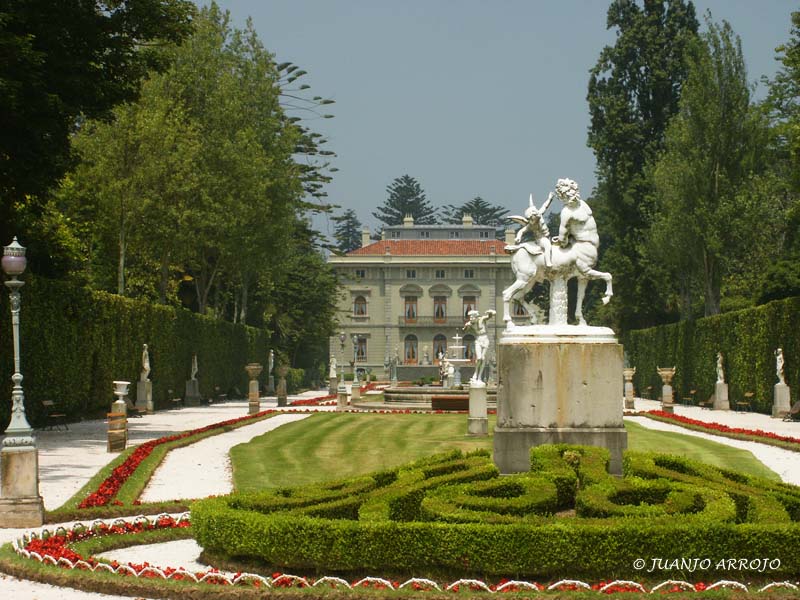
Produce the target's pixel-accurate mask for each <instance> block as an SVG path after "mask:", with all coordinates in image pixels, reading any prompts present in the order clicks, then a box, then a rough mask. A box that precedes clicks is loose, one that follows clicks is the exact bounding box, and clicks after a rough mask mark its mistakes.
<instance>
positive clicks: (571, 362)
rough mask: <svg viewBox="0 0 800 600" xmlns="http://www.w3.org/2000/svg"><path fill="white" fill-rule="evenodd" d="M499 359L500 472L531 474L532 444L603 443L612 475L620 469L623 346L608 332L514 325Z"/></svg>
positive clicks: (501, 346) (496, 445) (623, 442)
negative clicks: (529, 472)
mask: <svg viewBox="0 0 800 600" xmlns="http://www.w3.org/2000/svg"><path fill="white" fill-rule="evenodd" d="M551 311H552V307H551ZM497 362H498V366H499V369H498V381H499V383H498V388H497V426H496V427H495V430H494V462H495V464H496V465H497V467H498V468H499V469H500V472H501V473H519V472H524V471H528V470H529V469H530V449H531V447H532V446H538V445H541V444H555V443H567V444H583V445H590V446H602V447H605V448H607V449H608V450H609V452H610V455H611V460H610V465H609V470H610V472H611V473H614V474H621V473H622V452H623V450H625V448H627V445H628V438H627V433H626V431H625V428H624V426H623V423H622V403H621V402H620V398H622V364H623V362H622V346H621V345H620V344H618V343H617V339H616V337H615V336H614V332H613V331H612V330H611V329H608V328H606V327H589V326H574V325H530V326H525V327H514V328H513V329H511V330H506V332H505V333H504V334H503V337H502V338H501V339H500V342H499V343H498V348H497Z"/></svg>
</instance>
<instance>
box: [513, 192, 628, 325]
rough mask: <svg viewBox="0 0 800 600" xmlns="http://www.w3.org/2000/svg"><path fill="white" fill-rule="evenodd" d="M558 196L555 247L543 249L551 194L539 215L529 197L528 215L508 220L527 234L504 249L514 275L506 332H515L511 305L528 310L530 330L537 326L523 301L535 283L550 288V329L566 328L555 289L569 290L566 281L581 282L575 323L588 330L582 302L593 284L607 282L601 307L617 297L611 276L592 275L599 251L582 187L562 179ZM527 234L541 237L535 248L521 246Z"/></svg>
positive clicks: (563, 308) (530, 307)
mask: <svg viewBox="0 0 800 600" xmlns="http://www.w3.org/2000/svg"><path fill="white" fill-rule="evenodd" d="M555 195H556V197H557V198H559V200H561V201H562V202H563V203H564V207H563V208H562V210H561V224H560V227H559V235H558V236H557V237H554V238H552V240H550V241H551V242H552V243H544V238H545V237H546V236H547V235H549V232H548V230H547V226H546V225H545V224H544V220H543V215H544V211H545V210H546V209H547V207H548V206H549V204H550V201H551V200H552V198H553V194H552V193H551V194H550V196H549V197H548V199H547V201H546V202H545V204H544V205H543V206H542V207H541V209H537V208H536V207H535V206H534V205H533V196H531V200H530V206H529V207H528V208H527V209H526V210H525V216H524V217H520V216H513V217H509V219H510V220H513V221H515V222H517V223H520V224H522V225H523V228H522V229H520V230H519V231H518V232H517V243H516V244H510V245H508V246H506V252H509V253H511V254H512V257H511V270H512V271H513V272H514V278H515V281H514V283H512V284H511V285H510V286H508V287H507V288H506V289H505V290H503V320H504V321H505V322H506V327H507V328H511V327H513V322H512V320H511V310H510V307H511V301H512V300H516V301H517V302H519V303H520V304H522V306H524V307H525V309H526V310H527V311H528V314H529V315H530V322H531V324H535V323H536V313H535V310H534V309H535V307H534V306H533V305H532V304H531V303H529V302H527V301H526V300H525V295H526V294H527V293H528V292H529V291H530V290H531V289H532V288H533V286H534V285H535V284H536V283H540V282H543V281H545V280H548V281H550V282H551V295H550V318H549V321H550V323H551V324H552V323H561V322H563V323H566V302H563V303H562V304H563V306H554V304H555V298H554V294H553V287H554V285H556V283H563V284H566V281H567V280H568V279H571V278H572V277H577V278H578V295H577V299H576V305H575V318H576V319H577V320H578V323H579V324H581V325H586V320H585V319H584V318H583V299H584V295H585V293H586V284H587V283H588V282H589V280H590V279H603V280H604V281H605V282H606V289H605V293H604V295H603V304H606V303H608V301H609V300H610V299H611V296H612V295H613V289H612V285H611V281H612V277H611V274H610V273H605V272H603V271H597V270H595V269H594V266H595V264H597V247H598V245H599V237H598V235H597V225H596V224H595V221H594V217H593V216H592V210H591V208H589V205H588V204H586V203H585V202H584V201H583V200H581V198H580V194H579V191H578V184H577V183H575V182H574V181H572V180H570V179H559V180H558V183H557V184H556V194H555ZM524 230H528V231H531V232H532V233H533V232H537V233H538V235H540V236H541V237H540V238H539V239H538V240H536V239H534V241H533V242H522V243H520V242H521V234H522V232H523V231H524ZM537 233H534V236H536V235H537ZM558 280H561V281H560V282H559V281H558ZM564 289H565V288H564Z"/></svg>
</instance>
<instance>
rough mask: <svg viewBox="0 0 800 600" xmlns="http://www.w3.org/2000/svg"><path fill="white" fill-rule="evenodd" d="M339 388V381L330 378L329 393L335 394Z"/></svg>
mask: <svg viewBox="0 0 800 600" xmlns="http://www.w3.org/2000/svg"><path fill="white" fill-rule="evenodd" d="M338 387H339V380H338V379H337V378H336V377H329V378H328V393H329V394H335V393H336V388H338Z"/></svg>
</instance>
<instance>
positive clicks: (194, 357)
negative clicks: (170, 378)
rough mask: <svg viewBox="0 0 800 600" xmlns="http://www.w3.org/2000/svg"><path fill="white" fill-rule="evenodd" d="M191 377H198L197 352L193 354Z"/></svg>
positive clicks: (194, 378)
mask: <svg viewBox="0 0 800 600" xmlns="http://www.w3.org/2000/svg"><path fill="white" fill-rule="evenodd" d="M189 379H191V380H192V381H194V380H196V379H197V354H192V374H191V376H190V377H189Z"/></svg>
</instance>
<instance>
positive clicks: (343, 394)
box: [336, 385, 347, 411]
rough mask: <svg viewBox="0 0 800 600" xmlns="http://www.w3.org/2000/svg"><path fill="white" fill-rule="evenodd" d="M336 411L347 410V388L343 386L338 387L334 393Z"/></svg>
mask: <svg viewBox="0 0 800 600" xmlns="http://www.w3.org/2000/svg"><path fill="white" fill-rule="evenodd" d="M336 410H338V411H343V410H347V388H346V387H345V386H344V385H341V386H339V389H338V390H337V392H336Z"/></svg>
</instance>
